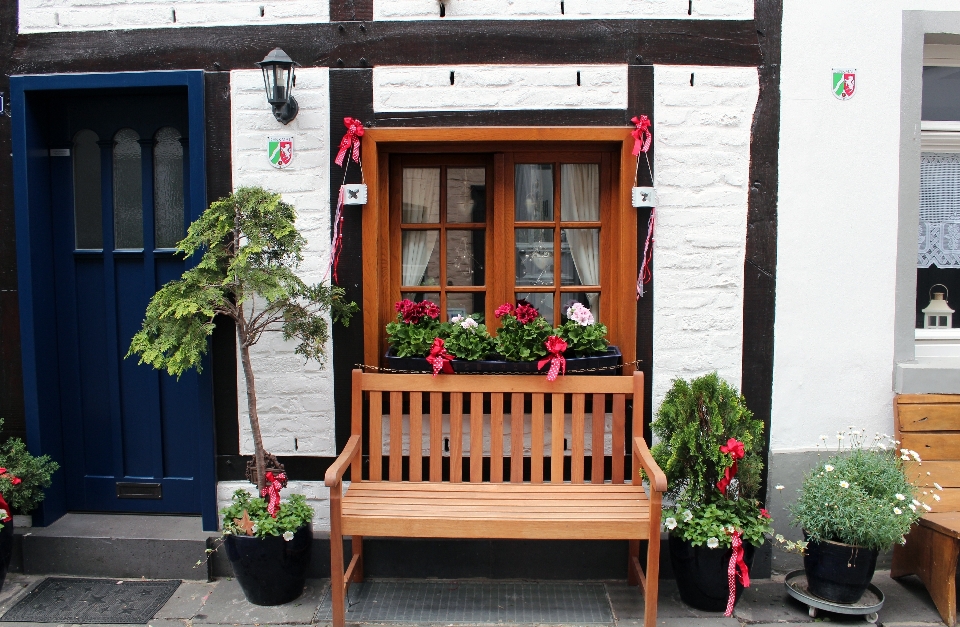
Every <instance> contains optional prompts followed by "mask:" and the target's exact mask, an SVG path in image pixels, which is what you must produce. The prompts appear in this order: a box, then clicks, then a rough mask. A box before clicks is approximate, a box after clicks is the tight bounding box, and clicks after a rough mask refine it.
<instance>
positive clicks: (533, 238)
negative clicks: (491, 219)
mask: <svg viewBox="0 0 960 627" xmlns="http://www.w3.org/2000/svg"><path fill="white" fill-rule="evenodd" d="M515 246H516V262H515V263H516V274H517V285H553V231H552V230H551V229H516V240H515Z"/></svg>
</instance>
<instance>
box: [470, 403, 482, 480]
mask: <svg viewBox="0 0 960 627" xmlns="http://www.w3.org/2000/svg"><path fill="white" fill-rule="evenodd" d="M482 480H483V394H482V393H481V392H471V393H470V483H480V482H481V481H482Z"/></svg>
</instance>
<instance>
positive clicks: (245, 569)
mask: <svg viewBox="0 0 960 627" xmlns="http://www.w3.org/2000/svg"><path fill="white" fill-rule="evenodd" d="M225 538H226V539H225V541H224V544H225V545H226V547H227V558H228V559H229V560H230V564H231V565H232V566H233V574H234V575H236V577H237V581H238V582H240V588H241V589H242V590H243V595H244V596H245V597H247V601H250V602H251V603H253V604H254V605H282V604H284V603H289V602H290V601H293V600H294V599H296V598H297V597H299V596H300V595H301V594H303V585H304V583H305V582H306V578H307V566H308V565H309V564H310V549H311V548H312V546H313V529H312V528H311V527H310V525H304V526H303V527H300V529H298V530H297V532H296V533H295V534H293V539H292V540H290V541H289V542H287V541H286V540H284V539H283V538H282V537H280V536H267V537H265V538H257V537H253V536H234V535H228V536H225Z"/></svg>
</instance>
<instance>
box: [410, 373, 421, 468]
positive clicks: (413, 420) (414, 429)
mask: <svg viewBox="0 0 960 627" xmlns="http://www.w3.org/2000/svg"><path fill="white" fill-rule="evenodd" d="M422 449H423V393H422V392H410V481H423V451H422Z"/></svg>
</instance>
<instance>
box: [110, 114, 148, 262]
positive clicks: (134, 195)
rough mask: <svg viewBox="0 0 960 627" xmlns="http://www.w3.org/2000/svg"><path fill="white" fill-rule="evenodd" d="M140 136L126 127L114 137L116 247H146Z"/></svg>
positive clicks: (114, 234) (114, 222) (114, 238)
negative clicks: (144, 244) (144, 239)
mask: <svg viewBox="0 0 960 627" xmlns="http://www.w3.org/2000/svg"><path fill="white" fill-rule="evenodd" d="M139 139H140V136H139V135H137V132H136V131H134V130H132V129H129V128H125V129H123V130H121V131H118V132H117V134H116V135H115V136H114V138H113V142H114V143H113V230H114V233H113V241H114V248H143V181H142V180H141V176H142V173H141V171H140V144H139V142H138V140H139Z"/></svg>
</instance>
